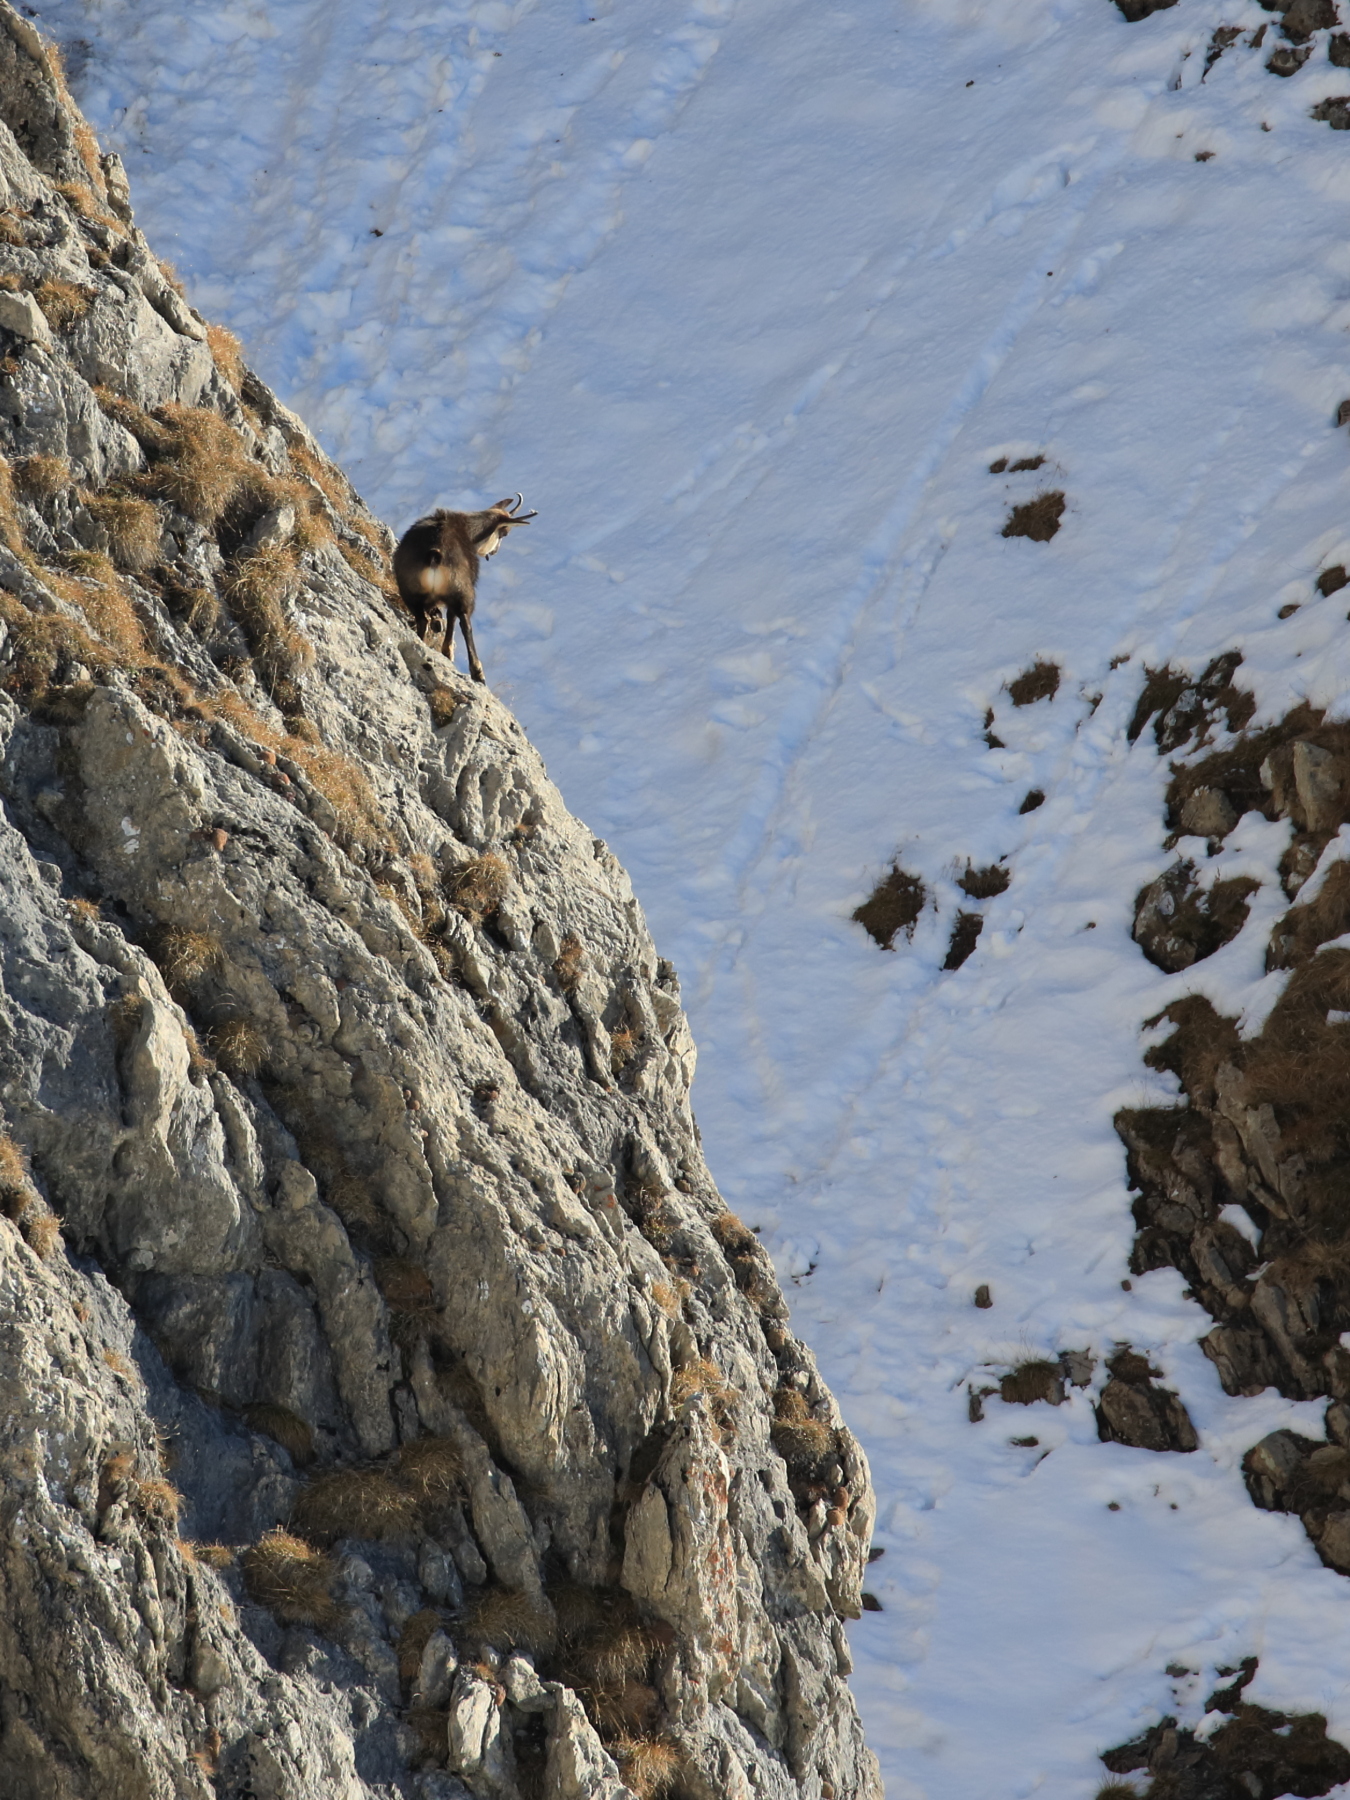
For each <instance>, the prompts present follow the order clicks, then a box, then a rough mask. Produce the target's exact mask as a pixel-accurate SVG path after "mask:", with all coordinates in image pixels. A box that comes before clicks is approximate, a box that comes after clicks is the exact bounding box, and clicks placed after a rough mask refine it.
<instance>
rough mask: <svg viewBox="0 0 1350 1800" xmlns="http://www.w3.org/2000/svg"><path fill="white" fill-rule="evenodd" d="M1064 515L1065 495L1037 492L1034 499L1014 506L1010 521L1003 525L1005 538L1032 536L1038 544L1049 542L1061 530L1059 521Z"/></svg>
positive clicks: (1009, 517)
mask: <svg viewBox="0 0 1350 1800" xmlns="http://www.w3.org/2000/svg"><path fill="white" fill-rule="evenodd" d="M1063 516H1064V495H1063V494H1062V493H1060V492H1058V491H1056V492H1055V493H1046V494H1037V496H1036V498H1035V499H1034V500H1028V501H1026V502H1025V503H1024V504H1023V505H1022V506H1014V508H1013V509H1012V511H1011V512H1010V513H1009V514H1008V521H1007V523H1006V524H1005V525H1004V527H1003V531H1002V534H1001V535H1002V536H1003V537H1005V538H1014V537H1024V538H1030V539H1031V540H1032V542H1033V543H1036V544H1048V543H1049V542H1050V539H1051V538H1052V537H1054V535H1055V533H1056V532H1057V531H1058V530H1059V522H1060V520H1061V519H1062V518H1063Z"/></svg>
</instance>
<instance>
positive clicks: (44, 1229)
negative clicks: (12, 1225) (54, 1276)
mask: <svg viewBox="0 0 1350 1800" xmlns="http://www.w3.org/2000/svg"><path fill="white" fill-rule="evenodd" d="M19 1229H20V1230H21V1231H22V1232H23V1237H24V1242H25V1243H26V1244H27V1245H28V1248H29V1249H30V1250H31V1251H32V1252H33V1254H34V1256H40V1257H41V1258H42V1260H43V1261H44V1262H46V1261H47V1260H48V1259H49V1258H50V1257H52V1256H53V1255H54V1254H55V1252H56V1248H57V1246H58V1245H59V1244H60V1242H61V1221H60V1219H58V1218H57V1216H56V1214H55V1213H54V1212H49V1211H48V1210H47V1209H46V1207H41V1208H38V1207H34V1208H32V1209H31V1210H30V1211H29V1212H27V1213H25V1215H24V1217H23V1220H22V1222H21V1224H20V1227H19Z"/></svg>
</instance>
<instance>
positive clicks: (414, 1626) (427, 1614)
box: [398, 1606, 441, 1687]
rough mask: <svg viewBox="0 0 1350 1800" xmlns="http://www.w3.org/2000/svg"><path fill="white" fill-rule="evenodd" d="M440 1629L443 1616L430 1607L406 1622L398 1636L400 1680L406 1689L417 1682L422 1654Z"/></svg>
mask: <svg viewBox="0 0 1350 1800" xmlns="http://www.w3.org/2000/svg"><path fill="white" fill-rule="evenodd" d="M440 1629H441V1615H440V1614H439V1613H438V1612H436V1611H434V1609H433V1608H431V1607H430V1606H424V1607H423V1608H422V1610H421V1611H420V1612H415V1613H413V1615H412V1616H411V1618H408V1619H405V1620H404V1622H403V1629H402V1630H401V1631H400V1632H399V1634H398V1678H399V1680H400V1681H401V1682H402V1683H403V1685H404V1687H411V1686H412V1684H413V1682H414V1681H416V1679H417V1674H418V1670H419V1669H420V1668H421V1666H422V1652H423V1651H424V1650H425V1649H426V1647H427V1645H428V1644H429V1643H430V1642H431V1640H432V1638H433V1637H434V1636H435V1635H436V1633H437V1632H438V1631H439V1630H440Z"/></svg>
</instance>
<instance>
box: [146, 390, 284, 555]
mask: <svg viewBox="0 0 1350 1800" xmlns="http://www.w3.org/2000/svg"><path fill="white" fill-rule="evenodd" d="M158 417H159V421H160V422H161V424H162V425H163V428H164V431H165V433H166V434H167V438H168V441H167V443H166V444H164V447H163V451H162V455H161V460H159V461H158V462H156V463H155V464H154V466H153V468H152V469H151V471H150V476H151V480H152V482H153V484H154V486H155V488H156V490H157V491H158V492H159V493H161V494H163V495H164V497H165V498H166V499H167V500H169V501H170V502H171V503H172V504H173V505H174V506H176V507H177V508H178V510H179V511H180V512H182V513H186V514H187V516H188V517H189V518H190V519H195V520H196V521H197V523H198V524H200V525H215V524H216V523H217V522H218V521H219V520H220V519H221V518H222V517H223V515H224V513H225V511H226V509H227V508H228V506H229V504H230V502H231V501H232V500H233V499H234V497H235V495H236V494H237V493H238V491H239V488H240V486H241V485H242V484H243V483H244V482H245V481H247V480H249V479H250V478H251V477H252V476H253V471H254V470H255V468H256V467H257V465H256V464H255V463H254V462H253V460H252V458H251V457H250V456H249V455H248V452H247V450H246V449H245V447H244V442H243V439H242V438H241V437H240V436H239V433H238V432H237V431H236V430H235V429H234V427H233V426H232V425H230V424H229V423H228V421H227V420H225V419H222V418H221V416H220V414H219V413H216V412H212V411H211V409H210V408H209V407H204V406H180V405H177V404H176V403H174V402H170V403H168V404H167V405H165V406H162V407H161V408H160V409H159V414H158ZM133 429H134V428H133ZM161 441H162V440H161Z"/></svg>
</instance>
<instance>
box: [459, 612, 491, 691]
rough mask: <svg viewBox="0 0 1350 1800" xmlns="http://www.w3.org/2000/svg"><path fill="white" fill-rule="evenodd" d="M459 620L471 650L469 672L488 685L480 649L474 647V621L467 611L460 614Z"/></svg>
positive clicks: (467, 645) (466, 644)
mask: <svg viewBox="0 0 1350 1800" xmlns="http://www.w3.org/2000/svg"><path fill="white" fill-rule="evenodd" d="M459 622H460V626H461V627H462V629H463V632H464V646H465V648H466V649H467V650H468V652H469V673H470V675H472V676H473V678H474V680H475V681H481V682H483V683H484V684H485V685H486V683H487V676H486V675H484V673H483V665H482V663H480V662H479V660H478V651H477V650H476V649H475V647H474V641H473V622H472V620H471V619H470V616H469V614H468V613H467V612H462V613H461V614H460V615H459Z"/></svg>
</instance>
